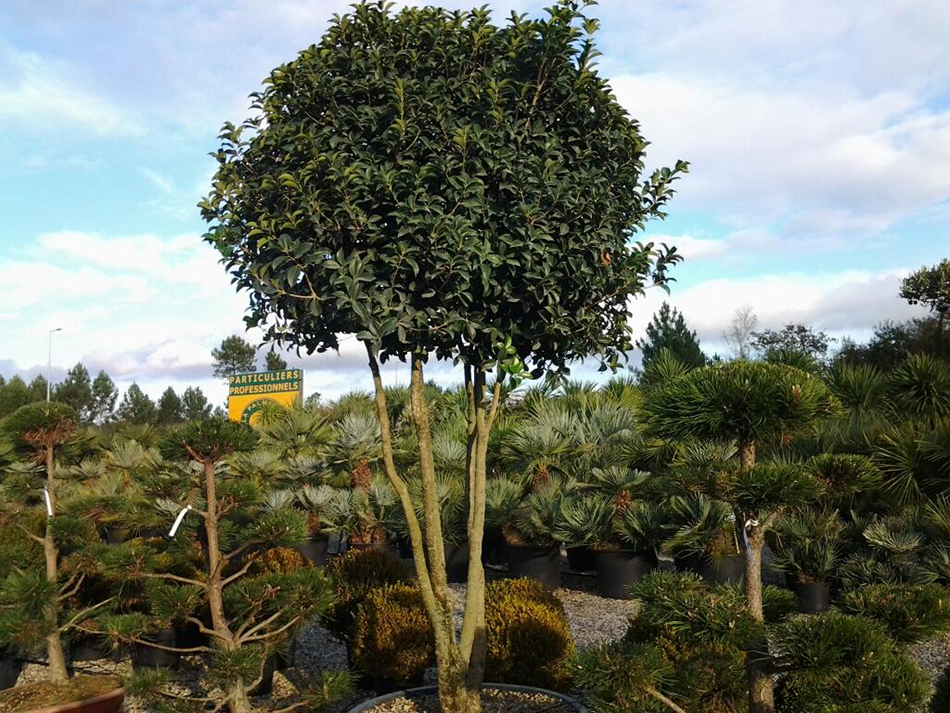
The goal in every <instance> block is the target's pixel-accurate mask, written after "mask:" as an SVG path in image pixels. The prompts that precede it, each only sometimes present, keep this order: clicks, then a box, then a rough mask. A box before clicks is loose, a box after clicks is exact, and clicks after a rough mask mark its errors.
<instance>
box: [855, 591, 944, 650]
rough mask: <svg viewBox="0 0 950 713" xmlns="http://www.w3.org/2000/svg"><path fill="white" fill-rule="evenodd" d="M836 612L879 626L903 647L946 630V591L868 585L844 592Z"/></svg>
mask: <svg viewBox="0 0 950 713" xmlns="http://www.w3.org/2000/svg"><path fill="white" fill-rule="evenodd" d="M838 608H839V609H841V611H843V612H844V613H846V614H853V615H854V616H862V617H866V618H868V619H873V620H874V621H877V622H879V623H881V624H882V625H883V626H884V628H885V629H887V632H888V634H889V635H890V636H891V637H892V638H893V639H895V640H897V641H899V642H901V643H904V644H910V643H913V642H915V641H920V640H921V639H926V638H928V637H932V636H936V635H937V634H939V633H941V632H943V631H946V630H948V629H950V591H948V590H947V589H946V587H942V586H940V585H938V584H919V585H908V584H869V585H865V586H863V587H858V588H857V589H854V590H852V591H850V592H847V593H846V594H845V595H844V596H843V597H842V598H841V601H840V602H839V603H838Z"/></svg>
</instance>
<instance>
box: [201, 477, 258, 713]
mask: <svg viewBox="0 0 950 713" xmlns="http://www.w3.org/2000/svg"><path fill="white" fill-rule="evenodd" d="M203 466H204V477H205V497H206V499H207V501H208V503H207V509H206V511H205V513H206V514H205V533H206V534H207V536H208V586H207V592H208V609H209V610H210V612H211V628H212V629H213V630H214V635H215V638H216V639H217V640H218V642H219V645H220V646H221V648H223V649H224V650H225V651H235V650H236V649H237V648H238V642H237V640H236V638H235V636H234V633H233V632H232V631H231V627H230V625H229V624H228V619H227V615H226V614H225V611H224V585H223V583H222V579H223V578H222V570H223V569H224V565H225V558H224V556H223V555H222V554H221V546H220V542H219V540H218V494H217V481H216V478H215V474H214V463H212V462H210V461H204V462H203ZM228 707H229V708H230V710H231V713H251V712H252V711H253V710H254V708H253V706H252V705H251V701H250V699H249V698H248V695H247V687H246V686H245V683H244V681H243V680H241V679H240V678H237V679H234V680H233V681H232V682H231V683H230V685H229V686H228Z"/></svg>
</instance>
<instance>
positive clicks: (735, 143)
mask: <svg viewBox="0 0 950 713" xmlns="http://www.w3.org/2000/svg"><path fill="white" fill-rule="evenodd" d="M482 1H483V0H478V3H477V4H481V3H482ZM445 4H446V5H450V6H459V7H465V6H468V5H469V4H470V3H467V2H466V3H457V2H455V0H451V1H450V2H446V3H445ZM489 4H490V5H491V6H492V7H493V8H494V11H495V17H496V21H502V20H503V18H504V17H505V16H506V15H507V14H508V13H509V12H510V11H511V10H513V9H514V10H517V11H519V12H528V13H532V14H534V13H538V12H539V11H540V9H541V8H542V7H543V6H544V5H545V4H546V3H543V2H542V3H536V2H518V1H513V2H501V1H499V2H492V3H489ZM347 5H348V3H346V2H337V1H336V0H267V1H266V2H265V1H264V0H227V2H225V1H224V0H165V1H162V0H141V1H139V2H134V3H131V2H125V1H123V0H75V1H74V2H70V3H65V2H60V1H58V0H4V2H3V3H2V4H0V125H2V133H0V215H2V221H0V286H2V288H3V295H4V299H3V300H2V301H0V335H2V336H0V374H3V375H5V376H9V375H10V374H12V373H14V372H20V373H27V374H32V373H35V372H36V371H38V370H41V369H43V368H45V363H46V357H47V353H46V350H47V331H48V330H49V329H50V328H52V327H62V328H63V331H62V332H61V333H57V334H56V335H55V337H54V349H53V370H54V378H56V376H57V375H61V374H62V373H63V372H64V371H65V369H66V368H68V367H69V366H70V365H72V364H74V363H75V362H76V361H78V360H82V361H83V362H85V363H86V365H87V366H89V367H90V368H91V369H93V370H98V369H100V368H104V369H106V370H107V371H108V372H109V373H110V374H112V375H113V377H114V378H115V379H116V380H117V381H118V382H119V383H120V385H121V386H127V385H128V384H130V383H131V382H132V381H137V382H138V383H140V384H141V385H142V386H143V387H144V388H146V390H147V391H149V392H151V393H152V394H153V395H156V396H157V395H158V393H160V391H161V390H162V389H163V388H164V387H165V386H166V385H169V384H171V385H173V386H175V387H176V388H182V387H183V386H184V385H186V384H189V383H196V384H200V385H201V386H203V387H204V388H205V390H206V392H209V393H211V394H212V395H213V396H214V398H215V400H218V399H221V398H223V395H224V387H223V385H222V384H220V383H216V382H215V380H213V379H212V378H211V376H210V363H211V357H210V349H211V347H212V346H213V345H215V344H216V343H219V342H220V340H221V339H222V338H223V337H225V336H227V335H228V334H231V333H237V332H241V331H242V329H243V327H242V322H241V317H242V314H243V308H244V300H243V298H241V297H240V296H237V295H235V294H234V293H233V291H232V289H231V287H230V285H229V283H228V279H227V278H226V276H225V275H224V273H223V271H222V269H221V268H220V266H218V265H217V263H216V258H215V255H214V253H213V252H212V250H211V249H210V248H209V247H207V246H205V245H204V244H203V243H202V242H201V240H200V235H201V233H202V231H203V224H202V222H201V220H200V217H199V215H198V211H197V209H196V208H195V203H196V202H197V200H198V199H199V198H200V196H201V195H202V194H203V192H204V191H205V190H206V188H207V187H208V184H209V178H210V175H211V172H212V169H213V165H212V164H213V162H212V160H211V159H210V158H209V157H208V155H207V153H208V152H209V151H211V150H213V149H214V148H216V140H215V136H216V134H217V131H218V129H219V127H220V125H221V124H222V122H224V121H225V120H234V121H239V120H241V119H243V118H244V117H245V116H246V115H247V98H246V97H247V95H248V94H249V93H250V92H252V91H255V90H256V89H258V88H259V87H260V82H261V80H262V79H263V78H264V77H265V76H266V75H267V74H268V72H269V70H270V69H271V68H273V67H274V66H276V65H277V64H279V63H281V62H284V61H287V60H289V59H292V58H293V57H294V56H295V54H296V52H297V51H299V50H300V49H301V48H303V47H305V46H307V45H309V44H311V43H313V42H316V41H317V40H318V38H319V37H320V35H321V34H322V32H323V31H324V29H325V27H326V23H327V20H328V18H329V17H330V16H331V15H332V14H333V13H334V12H339V11H344V10H345V9H346V7H347ZM590 14H593V15H594V16H596V17H599V18H601V20H602V21H603V27H604V29H603V31H602V32H601V34H600V37H599V43H600V49H601V50H602V51H603V53H604V56H603V57H602V58H601V62H600V67H601V71H602V72H603V73H604V74H605V75H606V76H607V77H609V78H610V79H611V82H612V85H613V87H614V90H615V92H616V94H617V96H618V98H619V99H620V101H621V102H622V103H623V105H624V106H625V107H626V108H627V109H628V110H629V111H630V113H631V114H632V115H633V116H635V117H636V118H637V119H639V120H640V121H641V123H642V125H643V131H644V134H645V135H646V137H647V138H648V139H649V140H650V141H651V142H652V146H651V148H650V152H649V159H650V163H651V164H653V165H667V164H670V163H671V162H672V161H674V160H675V159H677V158H683V159H687V160H689V161H690V162H691V165H692V167H691V172H690V174H689V176H687V177H686V178H685V179H684V180H683V181H681V183H680V192H679V194H678V196H677V197H676V199H675V200H674V202H673V204H672V205H671V215H670V217H669V218H668V219H667V220H666V221H665V222H663V223H656V224H653V225H651V227H650V229H649V231H648V235H649V237H651V238H653V239H657V240H664V241H666V242H669V243H673V244H675V245H677V246H678V247H679V248H680V250H681V251H682V252H683V253H684V254H685V256H686V257H687V260H686V262H685V263H684V264H683V265H682V266H680V267H679V268H678V269H677V270H676V273H675V276H676V277H677V278H678V282H677V284H676V285H675V286H674V290H673V296H672V302H673V303H674V304H675V305H676V306H678V307H679V308H680V309H681V310H682V311H683V312H684V313H685V315H686V317H687V320H688V321H689V323H690V324H691V326H692V327H694V328H695V329H696V330H697V331H698V333H699V336H700V338H701V339H702V341H703V344H704V347H706V349H707V351H709V352H714V351H720V352H723V351H724V350H725V347H724V346H723V344H722V338H721V335H722V332H723V330H724V329H725V328H726V327H727V325H728V323H729V321H730V320H731V317H732V315H733V313H734V312H735V310H736V309H737V308H738V307H740V306H743V305H751V306H752V307H753V308H754V310H755V312H756V313H757V315H758V317H759V320H760V324H762V325H763V326H769V327H777V326H781V325H782V324H783V323H785V322H786V321H792V320H794V321H803V322H807V323H809V324H812V325H814V326H816V327H818V328H821V329H824V330H826V331H828V332H830V333H833V334H835V335H842V334H850V335H853V336H855V337H858V338H863V337H866V336H867V335H868V334H869V332H870V330H871V328H872V327H873V326H874V325H875V324H877V323H878V322H880V321H882V320H885V319H904V318H907V317H910V316H914V315H916V314H920V312H919V311H917V310H919V308H910V307H908V306H907V305H905V304H904V303H903V302H902V301H901V300H900V299H899V298H898V297H897V295H896V293H897V289H898V284H899V280H900V277H901V276H902V275H904V274H906V272H907V271H909V270H911V269H914V268H917V267H919V266H920V265H922V264H927V263H934V262H936V261H938V260H939V259H941V258H943V257H947V256H948V255H950V42H947V37H948V36H950V3H947V2H945V1H944V0H907V1H903V0H889V1H887V2H859V1H858V0H854V1H848V2H845V1H841V0H838V1H836V0H831V1H829V0H821V1H820V2H819V1H815V2H812V1H811V0H768V1H767V2H762V0H707V1H705V2H689V1H688V0H683V1H679V2H670V1H669V0H666V1H665V2H660V1H653V0H636V1H633V0H604V1H603V2H601V3H600V5H598V6H597V7H595V8H594V9H593V10H592V12H591V13H590ZM661 301H662V295H660V294H650V295H647V296H646V297H645V298H644V299H642V300H641V301H640V304H639V305H638V313H637V319H636V321H635V325H634V326H635V328H637V329H642V327H643V325H644V324H645V323H646V321H647V320H648V319H649V317H650V315H651V314H652V312H653V311H654V309H655V308H656V307H657V306H658V305H659V303H660V302H661ZM353 347H355V345H354V344H352V342H350V343H348V344H345V345H344V349H343V350H342V353H341V355H339V356H336V355H324V356H321V357H312V358H305V359H302V360H299V359H297V357H295V356H293V355H291V356H290V357H289V360H290V361H291V362H292V363H297V364H303V365H304V366H305V367H306V368H307V376H306V378H307V383H306V389H307V391H308V392H309V391H313V390H317V391H320V392H321V393H323V394H326V395H335V394H339V393H341V392H342V391H345V390H347V389H349V388H352V387H354V386H360V385H364V384H365V383H366V380H365V378H364V372H365V368H364V364H363V361H362V359H361V358H360V354H359V352H358V351H357V350H355V349H354V348H353ZM394 377H396V378H400V374H399V373H398V372H396V373H394ZM401 378H402V379H403V381H404V380H405V375H404V374H402V375H401Z"/></svg>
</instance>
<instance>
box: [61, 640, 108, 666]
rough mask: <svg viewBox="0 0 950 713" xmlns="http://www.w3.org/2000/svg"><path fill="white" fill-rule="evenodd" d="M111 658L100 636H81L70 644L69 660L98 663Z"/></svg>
mask: <svg viewBox="0 0 950 713" xmlns="http://www.w3.org/2000/svg"><path fill="white" fill-rule="evenodd" d="M108 657H109V650H108V648H107V647H106V645H105V643H104V642H103V641H102V639H100V638H99V637H98V636H79V637H77V638H75V639H73V640H72V641H71V642H70V643H69V660H70V661H72V662H75V661H98V660H99V659H105V658H108Z"/></svg>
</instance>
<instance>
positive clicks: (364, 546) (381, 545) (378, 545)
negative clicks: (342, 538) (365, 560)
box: [346, 542, 392, 552]
mask: <svg viewBox="0 0 950 713" xmlns="http://www.w3.org/2000/svg"><path fill="white" fill-rule="evenodd" d="M389 549H392V545H390V544H389V543H388V542H347V543H346V551H347V552H353V551H358V550H389Z"/></svg>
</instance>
